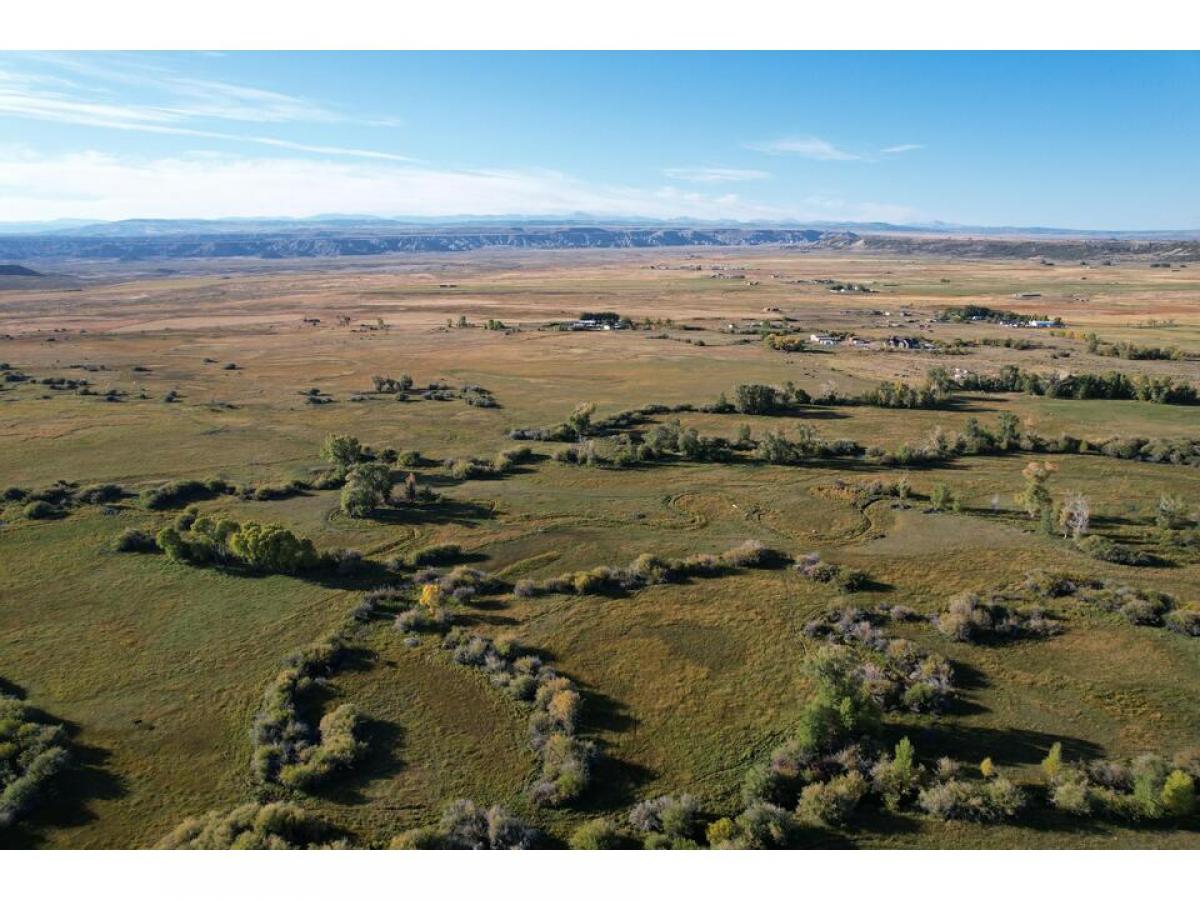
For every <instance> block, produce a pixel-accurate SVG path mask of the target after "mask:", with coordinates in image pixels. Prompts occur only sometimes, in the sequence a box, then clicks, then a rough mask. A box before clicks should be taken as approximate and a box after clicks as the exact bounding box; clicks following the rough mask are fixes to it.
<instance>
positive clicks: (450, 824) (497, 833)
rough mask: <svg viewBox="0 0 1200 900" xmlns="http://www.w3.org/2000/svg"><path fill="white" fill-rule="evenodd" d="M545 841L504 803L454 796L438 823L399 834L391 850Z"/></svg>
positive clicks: (526, 845)
mask: <svg viewBox="0 0 1200 900" xmlns="http://www.w3.org/2000/svg"><path fill="white" fill-rule="evenodd" d="M541 841H542V836H541V834H540V833H539V832H538V830H537V829H536V828H534V827H532V826H531V825H528V824H526V823H525V822H523V821H522V820H521V819H519V818H517V817H516V816H514V815H513V814H512V813H510V812H509V811H508V810H507V809H505V808H504V807H503V806H499V805H496V806H491V807H488V808H486V809H485V808H484V807H482V806H478V805H476V804H475V803H474V801H471V800H455V801H453V802H452V803H449V804H447V805H446V807H445V809H443V810H442V815H441V818H440V819H439V820H438V823H437V825H432V826H428V827H425V828H414V829H412V830H411V831H406V832H404V833H403V834H399V835H397V836H396V838H395V839H394V840H393V841H392V843H391V845H390V846H391V849H392V850H530V849H533V848H536V847H537V846H538V845H539V844H540V843H541Z"/></svg>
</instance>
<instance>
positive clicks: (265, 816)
mask: <svg viewBox="0 0 1200 900" xmlns="http://www.w3.org/2000/svg"><path fill="white" fill-rule="evenodd" d="M348 846H349V845H348V844H347V843H346V842H345V841H342V840H335V839H334V837H333V829H331V828H330V826H329V825H328V824H326V823H325V822H324V821H322V820H321V819H320V818H318V817H317V816H316V815H314V814H313V813H311V812H309V811H308V810H306V809H303V808H301V807H299V806H296V805H295V804H292V803H267V804H261V805H260V804H258V803H247V804H245V805H243V806H238V807H236V808H234V809H232V810H228V811H224V812H223V811H219V810H214V811H212V812H209V813H206V814H205V815H203V816H195V817H193V818H190V819H185V820H184V821H183V822H181V823H180V824H179V826H178V827H177V828H175V830H174V831H172V832H171V833H170V834H168V835H167V836H166V837H164V838H163V839H162V840H161V841H159V842H158V849H160V850H319V849H342V848H346V847H348Z"/></svg>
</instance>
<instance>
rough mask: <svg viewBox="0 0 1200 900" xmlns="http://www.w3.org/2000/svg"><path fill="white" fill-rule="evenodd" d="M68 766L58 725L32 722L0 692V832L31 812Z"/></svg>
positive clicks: (15, 702)
mask: <svg viewBox="0 0 1200 900" xmlns="http://www.w3.org/2000/svg"><path fill="white" fill-rule="evenodd" d="M69 763H70V754H69V752H68V750H67V735H66V731H65V730H64V729H63V728H62V726H60V725H49V724H45V723H42V722H38V721H36V720H35V719H33V718H32V717H31V715H30V709H29V707H28V706H27V705H26V704H25V703H24V702H22V701H21V700H18V699H17V698H16V697H9V696H8V695H6V694H4V693H0V829H4V828H8V827H10V826H12V825H13V824H15V823H16V822H18V821H20V820H21V819H23V818H25V817H26V816H27V815H28V814H29V813H30V812H32V811H33V810H34V808H35V807H36V805H37V802H38V800H39V799H40V798H41V797H42V796H43V795H44V794H45V792H46V790H47V788H48V787H49V786H50V784H51V783H52V782H53V780H54V778H55V777H56V776H57V775H58V774H59V773H60V772H62V771H63V770H64V769H65V768H67V766H68V764H69Z"/></svg>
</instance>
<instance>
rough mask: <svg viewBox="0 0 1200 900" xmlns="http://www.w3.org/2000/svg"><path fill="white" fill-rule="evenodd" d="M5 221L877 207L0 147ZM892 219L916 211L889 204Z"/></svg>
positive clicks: (569, 180) (325, 162)
mask: <svg viewBox="0 0 1200 900" xmlns="http://www.w3.org/2000/svg"><path fill="white" fill-rule="evenodd" d="M0 196H3V197H4V209H3V217H4V218H5V219H9V220H14V221H15V220H34V219H54V218H88V219H123V218H142V217H148V218H178V217H197V218H217V217H223V216H271V215H275V216H310V215H318V214H321V213H331V212H339V213H352V214H374V215H397V216H400V215H411V216H436V215H442V216H444V215H560V216H569V215H571V214H574V213H579V212H584V213H591V214H594V215H600V216H605V215H608V216H613V217H621V216H645V217H652V218H681V217H689V218H696V219H730V220H737V221H755V220H757V221H766V220H773V221H781V220H795V221H803V220H810V221H811V220H813V219H821V218H830V217H833V216H835V215H836V216H840V217H843V218H847V219H851V218H857V217H859V216H864V217H869V218H877V217H878V214H881V213H883V212H884V211H885V208H884V207H880V206H877V205H874V204H854V203H845V202H842V201H840V200H838V199H837V198H811V199H805V200H801V201H799V202H796V203H786V202H785V203H772V204H764V203H758V202H755V201H752V200H750V199H748V198H745V197H743V196H740V195H739V194H736V193H732V192H726V193H710V192H705V191H702V190H685V189H681V188H678V187H673V186H664V187H661V188H656V189H642V188H633V187H628V186H623V185H610V184H596V183H592V182H588V181H584V180H581V179H578V178H574V177H572V176H570V175H567V174H565V173H562V172H559V171H554V170H541V169H536V170H526V169H522V170H514V169H469V170H454V169H447V168H435V167H424V166H415V165H410V164H399V163H393V162H389V161H365V160H362V161H359V160H332V159H312V158H256V159H247V158H242V157H237V156H230V155H224V154H214V153H203V154H187V155H184V156H175V157H163V158H156V159H148V160H143V159H138V160H135V159H127V158H121V157H116V156H112V155H109V154H102V153H95V152H84V153H70V154H56V155H45V154H38V153H35V152H31V151H28V150H25V151H22V150H18V149H15V148H7V149H6V148H3V147H0ZM886 211H887V213H888V214H889V216H888V217H889V218H890V219H892V220H895V221H900V220H906V221H912V220H913V219H914V218H916V214H915V213H913V212H911V211H905V210H901V209H898V208H886Z"/></svg>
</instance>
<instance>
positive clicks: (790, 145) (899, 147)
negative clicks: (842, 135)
mask: <svg viewBox="0 0 1200 900" xmlns="http://www.w3.org/2000/svg"><path fill="white" fill-rule="evenodd" d="M744 146H745V147H747V148H748V149H750V150H757V151H759V152H760V153H769V154H771V155H772V156H802V157H804V158H806V159H816V160H821V161H822V162H832V161H859V162H875V161H877V160H878V156H877V155H876V154H887V155H891V156H894V155H896V154H898V153H909V152H911V151H913V150H923V149H924V148H925V145H924V144H893V145H891V146H889V147H884V148H882V149H880V150H877V151H868V150H863V151H852V150H846V149H844V148H842V147H839V146H837V145H836V144H833V143H830V142H829V141H827V140H825V139H824V138H819V137H811V136H807V137H785V138H777V139H775V140H771V141H754V142H751V143H748V144H745V145H744Z"/></svg>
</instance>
